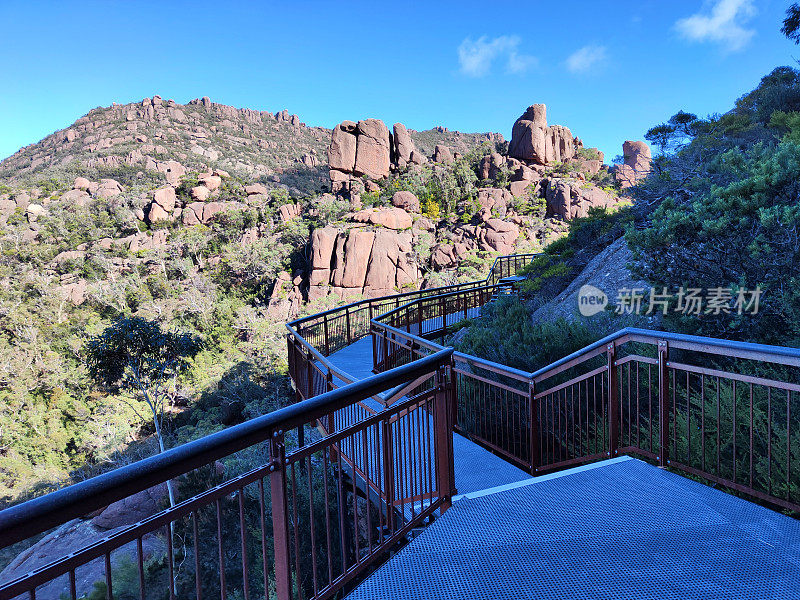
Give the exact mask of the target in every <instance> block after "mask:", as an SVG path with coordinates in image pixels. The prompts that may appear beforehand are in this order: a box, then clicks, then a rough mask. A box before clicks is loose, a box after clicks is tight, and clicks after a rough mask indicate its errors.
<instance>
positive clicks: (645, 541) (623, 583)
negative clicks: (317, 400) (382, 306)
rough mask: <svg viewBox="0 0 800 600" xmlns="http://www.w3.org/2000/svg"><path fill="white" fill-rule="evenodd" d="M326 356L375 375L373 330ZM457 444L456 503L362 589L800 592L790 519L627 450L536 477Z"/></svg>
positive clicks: (611, 594) (798, 542) (795, 526)
mask: <svg viewBox="0 0 800 600" xmlns="http://www.w3.org/2000/svg"><path fill="white" fill-rule="evenodd" d="M330 360H331V362H332V363H333V364H334V365H336V366H337V367H339V368H341V369H342V370H344V371H346V372H347V373H348V374H350V375H352V376H353V377H355V378H359V379H360V378H364V377H368V376H369V375H371V374H372V341H371V339H370V338H369V337H367V338H364V339H361V340H359V341H358V342H356V343H354V344H352V345H351V346H348V347H347V348H344V349H342V350H340V351H339V352H336V353H335V354H333V355H331V357H330ZM376 408H379V407H378V405H377V403H376ZM453 446H454V455H455V478H456V487H457V489H458V496H456V498H455V502H454V504H453V507H452V508H451V509H450V510H449V511H448V512H447V513H445V514H444V515H443V516H442V517H441V518H440V519H438V520H437V521H435V522H434V523H433V524H432V525H431V526H429V527H428V528H426V529H425V530H424V531H423V533H422V534H421V535H419V536H418V537H417V538H416V539H414V540H413V541H412V542H411V543H410V544H409V545H408V546H406V547H405V548H404V549H402V550H401V551H400V552H399V553H398V554H397V555H395V556H394V557H393V558H392V559H390V560H389V562H388V563H386V564H385V565H383V566H382V567H381V568H379V569H378V570H377V571H376V572H375V573H374V574H372V575H371V576H370V577H369V578H368V579H367V580H366V581H365V582H363V583H362V584H361V585H360V586H359V587H358V588H357V589H356V590H355V591H354V592H353V593H352V594H351V595H350V596H349V597H350V598H352V599H353V600H400V599H405V600H415V599H419V600H428V599H431V598H434V599H438V600H448V599H451V598H452V599H459V600H462V599H472V598H474V599H475V600H478V599H480V600H483V599H487V598H491V599H508V600H517V599H519V598H543V599H547V598H553V599H555V598H570V599H581V598H585V599H587V600H588V599H593V598H609V599H612V598H614V599H620V600H622V599H626V600H636V599H640V598H641V599H645V598H659V599H671V598H674V599H676V600H688V599H694V598H697V599H712V598H713V599H717V598H731V599H734V598H735V599H742V600H744V599H747V600H750V599H760V598H764V599H768V598H769V599H773V598H774V599H777V598H787V599H789V598H792V599H796V598H800V523H798V522H797V521H795V520H793V519H791V518H789V517H785V516H783V515H780V514H778V513H776V512H774V511H771V510H768V509H766V508H762V507H759V506H757V505H755V504H753V503H750V502H747V501H745V500H742V499H739V498H735V497H733V496H731V495H729V494H726V493H723V492H721V491H717V490H714V489H712V488H710V487H708V486H705V485H703V484H700V483H696V482H693V481H691V480H689V479H686V478H684V477H682V476H679V475H675V474H672V473H669V472H666V471H664V470H661V469H658V468H656V467H653V466H651V465H648V464H646V463H644V462H642V461H639V460H636V459H632V458H628V457H621V458H617V459H613V460H608V461H603V462H599V463H594V464H592V465H588V466H584V467H578V468H574V469H570V470H567V471H563V472H561V473H556V474H554V475H549V476H543V477H538V478H532V477H530V476H529V475H528V474H527V473H526V472H524V471H522V470H520V469H518V468H516V467H514V466H513V465H511V464H509V463H507V462H506V461H504V460H502V459H500V458H498V457H497V456H495V455H493V454H492V453H490V452H488V451H486V450H485V449H483V448H482V447H480V446H478V445H477V444H475V443H473V442H471V441H469V440H468V439H466V438H465V437H462V436H460V435H457V434H455V435H454V442H453Z"/></svg>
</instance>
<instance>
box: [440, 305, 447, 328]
mask: <svg viewBox="0 0 800 600" xmlns="http://www.w3.org/2000/svg"><path fill="white" fill-rule="evenodd" d="M446 308H447V305H446V304H445V301H444V296H439V312H440V313H442V335H444V332H445V331H447V315H446V314H445V310H446Z"/></svg>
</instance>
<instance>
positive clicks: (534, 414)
mask: <svg viewBox="0 0 800 600" xmlns="http://www.w3.org/2000/svg"><path fill="white" fill-rule="evenodd" d="M537 402H538V401H537V400H536V382H535V381H533V380H531V382H530V384H529V385H528V445H529V446H530V452H529V457H530V462H531V475H536V472H537V471H538V470H539V464H540V462H541V457H540V456H539V406H538V404H537Z"/></svg>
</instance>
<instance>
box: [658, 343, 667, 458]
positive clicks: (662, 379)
mask: <svg viewBox="0 0 800 600" xmlns="http://www.w3.org/2000/svg"><path fill="white" fill-rule="evenodd" d="M668 355H669V346H668V345H667V341H666V340H660V341H659V342H658V419H659V424H658V464H659V466H661V467H665V466H667V464H669V371H668V363H667V359H668V357H669V356H668Z"/></svg>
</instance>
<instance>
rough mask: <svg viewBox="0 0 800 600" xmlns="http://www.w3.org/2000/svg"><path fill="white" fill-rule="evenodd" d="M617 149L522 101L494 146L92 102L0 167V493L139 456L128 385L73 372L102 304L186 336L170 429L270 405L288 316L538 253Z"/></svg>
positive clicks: (114, 314) (223, 420)
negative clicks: (190, 346)
mask: <svg viewBox="0 0 800 600" xmlns="http://www.w3.org/2000/svg"><path fill="white" fill-rule="evenodd" d="M640 150H641V149H640ZM329 156H330V162H329ZM637 161H638V162H637ZM629 162H630V165H621V166H619V167H617V168H615V169H613V170H612V169H610V168H609V167H608V166H607V165H604V164H603V157H602V154H601V153H599V152H598V151H597V150H596V149H593V148H586V147H584V145H583V142H582V141H581V140H580V139H579V138H577V137H575V136H573V135H572V133H571V132H570V130H569V129H568V128H566V127H564V126H561V125H548V124H547V120H546V114H545V108H544V106H543V105H533V106H531V107H529V108H528V109H527V110H526V111H525V112H524V113H523V114H522V116H520V118H519V119H518V120H517V122H516V123H515V124H514V136H513V138H512V140H511V143H506V142H505V141H504V140H503V138H502V136H500V135H499V134H491V133H477V134H465V133H460V132H455V131H449V130H447V129H446V128H444V127H437V128H434V129H431V130H428V131H424V132H416V131H412V130H407V129H406V128H405V127H404V126H403V125H402V124H401V123H395V124H394V125H393V126H392V127H391V130H390V127H388V126H387V125H386V124H384V123H383V122H381V121H379V120H377V119H362V120H360V121H358V122H354V121H343V122H342V123H340V124H339V125H337V126H336V127H335V128H334V129H333V130H328V129H324V128H319V127H308V126H306V125H304V124H303V123H302V122H301V121H300V119H299V117H297V116H294V115H289V114H288V112H286V111H283V112H280V113H277V114H271V113H264V112H258V111H252V110H248V109H236V108H232V107H228V106H223V105H219V104H215V103H212V102H210V101H209V100H208V99H207V98H204V99H201V100H193V101H191V102H190V103H188V104H186V105H178V104H176V103H174V102H171V101H164V100H162V99H160V98H158V97H154V98H148V99H145V100H144V101H142V102H140V103H136V104H129V105H124V106H112V107H109V108H99V109H95V110H93V111H91V112H90V113H89V114H88V115H86V116H85V117H82V118H81V119H79V120H78V121H76V122H75V123H74V124H73V125H71V126H69V127H67V128H65V129H63V130H61V131H59V132H56V133H54V134H53V135H50V136H48V137H47V138H45V139H44V140H42V141H41V142H39V143H37V144H33V145H31V146H28V147H26V148H23V149H22V150H20V151H19V152H17V153H16V154H14V155H13V156H11V157H9V158H8V159H6V160H4V161H3V162H2V163H0V456H2V461H0V502H15V501H18V500H20V499H23V498H25V497H28V496H30V495H38V494H40V493H42V492H43V491H46V490H47V489H52V488H53V487H60V486H62V485H64V484H65V483H68V482H69V481H71V480H74V479H76V478H82V477H85V476H87V475H91V474H93V473H96V472H98V471H103V470H107V469H110V468H113V467H114V466H116V465H119V464H123V463H125V462H128V461H131V460H136V459H138V458H140V457H142V456H147V455H149V454H152V453H153V452H154V451H155V447H154V445H153V444H154V442H153V437H152V422H151V421H149V420H148V419H146V418H144V417H143V416H142V415H143V413H144V411H143V405H142V402H141V399H140V398H137V397H135V396H134V397H128V396H127V395H126V394H125V393H122V392H120V391H119V390H111V389H99V388H97V387H96V386H94V385H93V384H92V382H91V381H90V380H89V377H88V374H87V371H86V368H85V354H84V348H85V344H86V340H87V338H88V337H89V336H93V335H97V334H99V333H100V332H102V331H103V330H104V329H105V328H106V327H107V326H108V325H109V324H110V323H112V322H114V321H115V320H116V319H117V318H119V317H125V316H137V317H142V318H145V319H149V320H157V321H159V322H160V323H161V324H162V325H163V326H165V327H166V328H168V329H173V330H180V331H185V332H190V333H192V334H195V335H197V336H198V337H199V338H201V339H202V340H203V348H204V349H203V350H202V351H201V352H200V353H199V354H198V355H197V356H196V357H195V358H194V359H193V361H192V364H191V368H190V369H189V371H188V372H187V373H186V374H184V375H182V376H181V377H179V378H177V379H176V380H175V381H173V382H172V383H171V385H170V395H169V398H170V400H169V407H168V411H167V414H168V419H167V421H168V422H167V424H166V426H165V430H166V432H165V437H166V443H167V445H174V444H179V443H181V442H183V441H186V440H188V439H193V438H196V437H197V436H199V435H202V434H204V433H208V432H210V431H214V430H216V429H218V428H220V427H225V426H228V425H231V424H234V423H237V422H240V421H242V420H245V419H248V418H252V417H253V416H255V415H258V414H262V413H263V412H265V411H267V410H271V409H274V408H275V407H276V406H279V405H280V404H281V403H283V402H286V401H287V398H289V397H290V394H288V393H287V388H286V386H287V380H286V377H285V373H286V365H285V361H286V356H285V354H286V351H285V342H284V339H283V323H284V322H285V321H286V320H287V319H289V318H291V317H293V316H295V315H298V314H302V313H306V312H312V311H317V310H319V309H321V308H323V307H328V306H332V305H335V304H338V303H342V302H346V301H350V300H354V299H357V298H361V297H364V296H378V295H383V294H392V293H395V292H397V291H401V290H405V289H412V288H420V287H430V286H434V285H442V284H446V283H449V282H453V281H458V280H472V279H477V278H479V277H482V276H483V275H484V274H485V273H486V270H487V269H488V268H489V266H490V265H491V263H492V261H493V260H494V258H495V256H497V255H498V254H508V253H513V252H530V251H539V250H541V249H542V248H543V247H544V246H546V245H547V244H548V243H549V242H550V241H552V240H553V239H556V238H558V237H559V236H562V235H564V234H565V233H566V232H567V231H568V230H569V227H570V225H569V223H570V221H571V220H573V219H576V218H580V217H584V216H586V215H587V214H588V213H589V211H590V210H592V209H596V208H609V209H614V208H615V207H616V206H617V204H618V203H619V201H620V200H621V196H620V194H621V190H622V188H624V187H625V186H626V185H628V184H630V180H631V179H635V178H636V177H637V173H636V166H637V165H638V164H639V163H642V164H649V150H647V152H645V151H644V150H641V151H637V152H633V153H632V154H631V156H630V161H629ZM615 175H616V176H615Z"/></svg>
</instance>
